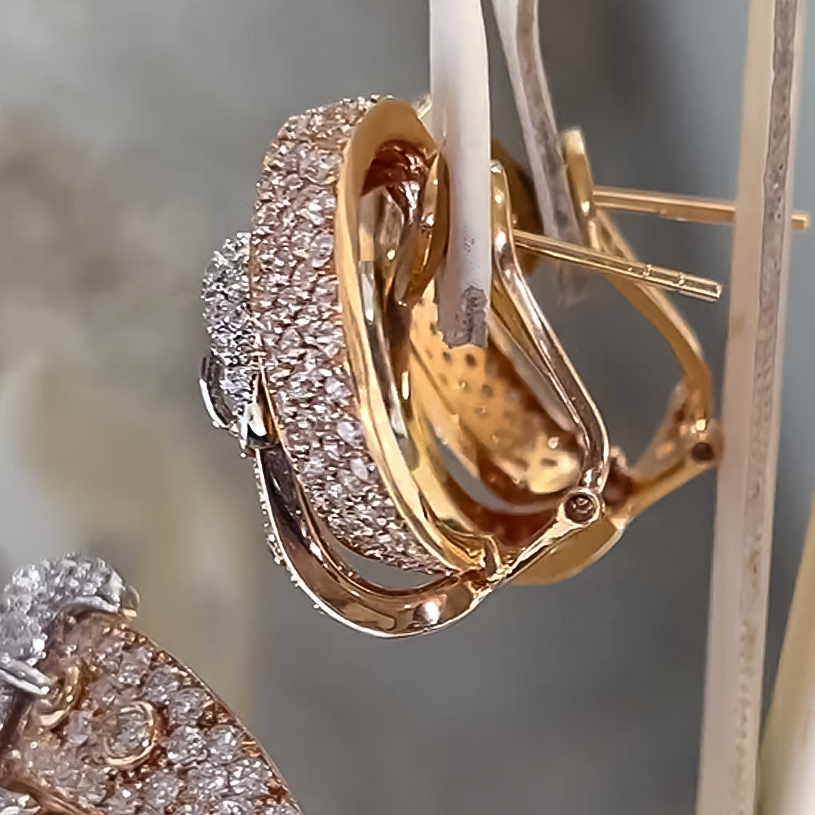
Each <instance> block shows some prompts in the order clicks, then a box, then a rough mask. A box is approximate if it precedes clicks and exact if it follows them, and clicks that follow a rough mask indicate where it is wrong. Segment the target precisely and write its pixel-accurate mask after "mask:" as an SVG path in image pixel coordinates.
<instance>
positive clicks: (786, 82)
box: [697, 0, 803, 815]
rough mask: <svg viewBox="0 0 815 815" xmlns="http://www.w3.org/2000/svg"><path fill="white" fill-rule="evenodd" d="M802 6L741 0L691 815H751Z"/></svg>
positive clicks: (793, 1)
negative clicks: (746, 11) (745, 13)
mask: <svg viewBox="0 0 815 815" xmlns="http://www.w3.org/2000/svg"><path fill="white" fill-rule="evenodd" d="M802 5H803V0H751V3H750V23H749V34H748V44H747V64H746V68H745V75H744V96H743V119H742V143H741V157H740V163H739V179H738V195H737V198H736V223H735V230H734V243H733V265H732V273H731V283H730V287H729V288H730V296H731V303H730V328H729V334H728V341H727V352H726V359H725V376H724V388H723V410H722V424H723V426H724V429H725V456H724V460H723V462H722V466H721V469H720V471H719V481H718V502H717V508H716V525H715V538H714V548H713V572H712V577H711V591H710V617H709V628H708V656H707V673H706V686H705V713H704V721H703V728H702V752H701V766H700V775H699V793H698V801H697V815H753V813H754V811H755V805H756V774H757V773H756V767H757V755H758V733H759V724H760V717H761V684H762V677H763V667H764V643H765V634H766V617H767V593H768V584H769V568H770V548H771V543H772V526H773V509H774V493H775V478H776V464H777V457H778V426H779V408H780V398H781V374H782V354H783V345H784V324H785V314H786V298H787V277H788V270H789V243H790V234H791V228H792V220H791V217H790V215H791V212H792V169H793V159H794V154H795V150H794V142H795V138H794V135H795V129H796V121H797V97H798V84H799V78H800V62H801V60H800V51H801V44H802V43H801V37H802V30H803V25H802V23H801V17H802Z"/></svg>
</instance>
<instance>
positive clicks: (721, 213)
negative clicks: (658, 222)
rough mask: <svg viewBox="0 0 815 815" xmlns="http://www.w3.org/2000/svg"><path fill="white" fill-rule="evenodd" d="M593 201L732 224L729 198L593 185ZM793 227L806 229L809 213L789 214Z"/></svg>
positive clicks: (623, 208) (661, 215)
mask: <svg viewBox="0 0 815 815" xmlns="http://www.w3.org/2000/svg"><path fill="white" fill-rule="evenodd" d="M594 203H595V204H596V205H597V206H598V207H600V208H602V209H610V210H621V211H624V212H638V213H642V214H645V215H656V216H657V217H659V218H668V219H670V220H672V221H691V222H694V223H702V224H725V223H732V222H733V219H734V218H735V217H736V206H735V204H734V203H733V202H732V201H719V200H716V199H713V198H692V197H690V196H685V195H672V194H668V193H661V192H646V191H644V190H628V189H622V188H620V187H595V188H594ZM792 228H793V229H795V230H796V231H797V232H803V231H805V230H806V229H808V228H809V213H808V212H801V211H798V210H796V211H795V212H793V213H792Z"/></svg>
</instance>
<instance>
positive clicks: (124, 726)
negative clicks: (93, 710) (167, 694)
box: [102, 702, 157, 766]
mask: <svg viewBox="0 0 815 815" xmlns="http://www.w3.org/2000/svg"><path fill="white" fill-rule="evenodd" d="M102 733H103V735H102V739H103V744H104V748H105V753H106V755H107V756H108V757H109V760H110V761H111V762H112V763H116V764H117V765H118V766H132V765H134V764H135V763H137V762H139V761H141V760H142V759H144V758H146V757H147V755H148V754H149V752H150V751H151V750H152V748H153V745H154V744H155V740H156V735H157V733H156V712H155V710H154V708H153V707H152V706H150V705H149V704H147V702H136V703H134V704H132V705H128V706H127V707H123V708H122V709H121V710H118V711H116V712H115V713H111V714H110V715H109V716H108V717H107V718H106V719H105V722H104V724H103V725H102Z"/></svg>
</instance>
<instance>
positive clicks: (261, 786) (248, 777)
mask: <svg viewBox="0 0 815 815" xmlns="http://www.w3.org/2000/svg"><path fill="white" fill-rule="evenodd" d="M271 777H272V773H271V771H270V770H269V768H268V767H267V766H266V764H265V763H264V762H263V761H261V760H260V759H259V758H248V757H246V758H242V759H240V760H238V761H236V762H235V763H234V764H233V765H232V766H231V767H230V770H229V786H230V789H231V790H232V792H234V793H235V794H236V795H251V796H257V795H263V794H264V793H265V792H267V791H268V787H269V781H270V779H271Z"/></svg>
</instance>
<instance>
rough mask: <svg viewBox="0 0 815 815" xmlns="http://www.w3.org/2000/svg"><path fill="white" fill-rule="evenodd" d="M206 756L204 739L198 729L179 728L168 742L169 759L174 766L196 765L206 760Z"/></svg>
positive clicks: (185, 726)
mask: <svg viewBox="0 0 815 815" xmlns="http://www.w3.org/2000/svg"><path fill="white" fill-rule="evenodd" d="M206 755H207V751H206V748H205V747H204V738H203V736H202V735H201V731H200V730H199V729H198V728H197V727H189V726H187V725H184V726H182V727H179V728H177V729H176V730H175V731H174V732H173V734H172V735H171V736H170V738H169V739H168V740H167V758H168V759H169V760H170V761H171V762H172V763H173V764H180V765H182V766H184V765H187V764H194V763H195V762H196V761H201V760H203V759H204V758H206Z"/></svg>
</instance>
